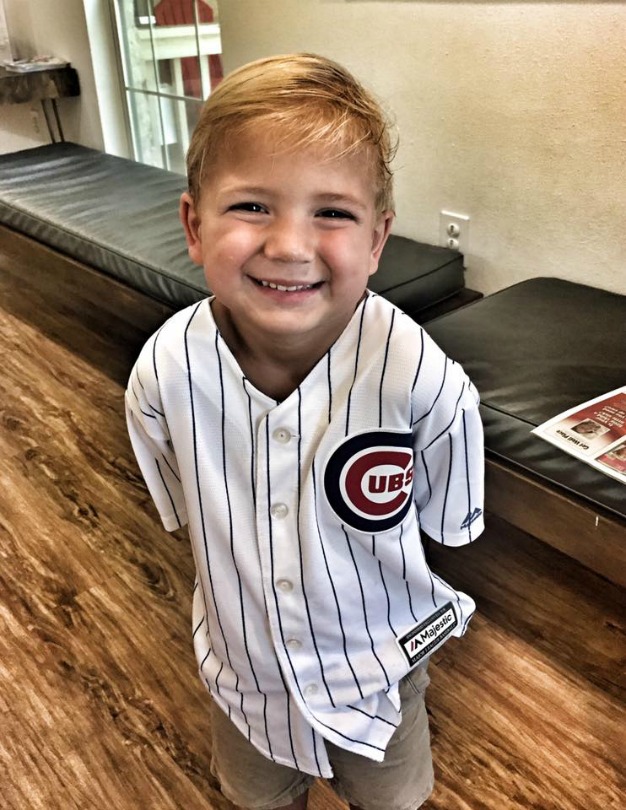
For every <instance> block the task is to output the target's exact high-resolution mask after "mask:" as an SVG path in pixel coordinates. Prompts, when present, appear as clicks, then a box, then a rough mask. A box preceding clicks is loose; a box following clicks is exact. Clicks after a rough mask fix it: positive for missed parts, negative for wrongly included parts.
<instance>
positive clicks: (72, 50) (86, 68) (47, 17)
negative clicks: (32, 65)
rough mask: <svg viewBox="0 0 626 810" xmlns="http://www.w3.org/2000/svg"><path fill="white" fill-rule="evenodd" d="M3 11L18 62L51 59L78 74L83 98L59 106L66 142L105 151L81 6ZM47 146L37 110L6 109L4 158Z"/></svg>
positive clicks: (34, 0)
mask: <svg viewBox="0 0 626 810" xmlns="http://www.w3.org/2000/svg"><path fill="white" fill-rule="evenodd" d="M4 5H5V9H6V15H7V24H8V27H9V33H10V35H11V44H12V47H13V51H14V55H15V56H20V57H27V56H35V55H37V54H51V55H52V56H57V57H59V58H62V59H66V60H67V61H68V62H71V63H72V66H73V67H74V68H76V70H77V71H78V76H79V81H80V88H81V95H80V96H79V97H78V98H65V99H59V102H58V105H59V111H60V117H61V119H62V124H63V130H64V133H65V137H66V139H67V140H71V141H76V142H78V143H82V144H84V145H85V146H92V147H93V148H95V149H101V148H102V147H103V145H104V141H103V137H102V129H101V124H100V112H99V109H98V101H97V96H96V85H95V81H94V72H93V66H92V59H91V53H90V50H89V41H88V38H87V23H86V20H85V11H84V8H83V2H82V0H4ZM31 110H33V111H34V113H33V112H31ZM33 118H35V119H37V122H35V121H34V120H33ZM37 130H39V131H38V132H37ZM49 140H50V139H49V137H48V131H47V129H46V124H45V119H44V118H43V114H42V113H41V108H40V105H39V104H35V105H31V104H18V105H15V106H5V107H2V125H1V127H0V152H11V151H14V150H17V149H26V148H28V147H31V146H39V145H41V144H43V143H49Z"/></svg>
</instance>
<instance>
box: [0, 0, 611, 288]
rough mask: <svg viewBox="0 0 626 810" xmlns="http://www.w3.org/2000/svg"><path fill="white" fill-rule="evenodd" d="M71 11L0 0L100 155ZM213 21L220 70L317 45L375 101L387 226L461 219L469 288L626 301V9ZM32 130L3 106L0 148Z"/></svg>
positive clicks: (254, 13)
mask: <svg viewBox="0 0 626 810" xmlns="http://www.w3.org/2000/svg"><path fill="white" fill-rule="evenodd" d="M84 1H85V4H86V6H87V20H86V18H85V11H84V8H83V2H82V0H5V3H6V9H7V16H8V17H9V26H10V27H11V29H12V32H13V34H14V38H15V40H16V44H17V45H18V47H20V48H21V49H22V50H23V55H32V54H34V53H36V52H40V53H41V52H46V53H53V54H54V55H55V56H62V57H64V58H66V59H68V60H70V61H71V62H72V64H73V65H74V67H76V68H77V69H78V71H79V75H80V81H81V96H80V98H79V99H63V100H61V101H60V102H59V104H60V107H61V111H62V115H63V121H64V125H65V130H66V136H67V137H68V139H71V140H75V141H78V142H79V143H83V144H85V145H87V146H93V147H96V148H102V146H103V144H104V143H105V139H104V137H103V135H102V132H101V125H100V113H99V111H98V104H97V98H96V82H95V79H94V67H93V63H92V59H91V54H90V51H89V44H88V39H87V27H88V22H89V25H90V26H91V27H92V28H93V26H96V27H97V26H98V25H100V24H101V23H102V24H104V23H103V18H99V17H98V12H97V8H96V7H98V6H100V7H101V4H102V3H103V1H104V0H84ZM99 19H100V22H99ZM220 20H221V23H222V42H223V46H224V63H225V67H226V69H227V70H231V69H232V68H234V67H236V66H238V65H240V64H242V63H243V62H246V61H249V60H250V59H253V58H257V57H260V56H265V55H267V54H271V53H280V52H287V51H295V50H310V51H317V52H319V53H322V54H326V55H328V56H330V57H332V58H335V59H337V60H339V61H341V62H343V63H344V64H346V65H347V66H348V67H349V68H350V69H351V70H353V71H354V72H355V73H356V74H357V75H358V76H359V77H360V78H361V79H362V80H363V81H364V82H365V83H366V84H367V85H368V86H370V87H371V88H372V89H373V90H374V91H375V92H376V93H377V94H378V95H379V97H381V98H382V99H383V100H384V101H385V102H386V103H387V105H388V106H389V107H390V108H391V109H392V110H393V111H394V113H395V116H396V119H397V124H398V128H399V131H400V143H401V146H400V150H399V152H398V157H397V161H396V169H397V179H396V189H397V191H396V201H397V210H398V218H397V222H396V226H395V231H396V233H400V234H403V235H405V236H410V237H412V238H415V239H419V240H421V241H425V242H431V243H437V241H438V230H439V211H440V210H441V209H449V210H453V211H459V212H461V213H467V214H469V215H470V217H471V226H470V249H469V252H468V255H467V266H468V277H467V283H468V286H471V287H474V288H475V289H479V290H481V291H483V292H491V291H494V290H496V289H500V288H502V287H505V286H508V285H510V284H513V283H515V282H516V281H520V280H522V279H524V278H528V277H532V276H537V275H555V276H560V277H562V278H568V279H571V280H574V281H580V282H583V283H589V284H594V285H596V286H600V287H605V288H606V289H610V290H615V291H618V292H622V293H626V215H625V214H626V210H625V209H626V90H625V86H626V85H625V81H626V36H624V33H625V32H626V4H625V3H614V2H610V0H609V1H608V2H602V0H598V2H596V3H592V2H552V3H550V2H546V3H535V2H532V0H522V1H521V2H518V3H513V2H495V0H494V2H489V0H485V2H449V0H436V2H415V1H414V2H402V1H401V0H388V2H368V0H361V1H359V0H262V1H261V2H259V1H258V0H222V2H221V4H220ZM95 61H96V70H97V71H98V73H97V75H99V76H100V77H102V70H103V69H104V70H105V72H106V64H104V67H103V65H102V64H100V66H98V64H99V58H98V59H96V60H95ZM100 61H101V60H100ZM102 84H103V81H102V78H100V79H99V82H98V87H99V90H100V91H101V93H102ZM41 132H42V134H41V135H40V136H37V135H35V134H34V133H33V125H32V120H31V115H30V112H29V105H17V106H16V107H3V108H2V124H1V125H0V152H1V151H12V150H14V149H23V148H26V147H27V146H32V145H37V144H39V143H45V142H47V136H46V134H45V124H44V123H43V122H41ZM106 146H107V148H108V149H109V150H110V151H118V153H123V149H122V146H121V145H120V146H119V149H118V148H117V147H116V146H115V145H112V143H111V141H110V139H109V142H108V143H107V144H106Z"/></svg>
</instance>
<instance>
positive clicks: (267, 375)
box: [212, 300, 343, 402]
mask: <svg viewBox="0 0 626 810" xmlns="http://www.w3.org/2000/svg"><path fill="white" fill-rule="evenodd" d="M212 312H213V319H214V320H215V323H216V325H217V328H218V329H219V331H220V335H221V336H222V338H223V340H224V341H225V343H226V345H227V346H228V348H229V349H230V351H231V352H232V354H233V356H234V357H235V359H236V360H237V362H238V363H239V366H240V368H241V370H242V371H243V373H244V374H245V376H246V378H247V379H248V380H250V382H251V383H252V384H253V385H254V387H255V388H256V389H257V390H259V391H261V392H262V393H264V394H266V395H267V396H269V397H271V398H272V399H275V400H277V401H279V402H282V401H283V400H285V399H286V398H287V397H288V396H289V395H290V394H292V393H293V392H294V391H295V390H296V388H297V387H298V386H299V385H300V384H301V383H302V381H303V380H304V379H305V378H306V377H307V375H308V374H309V372H310V371H311V370H312V369H313V368H314V367H315V366H316V365H317V363H318V362H319V361H320V360H321V358H322V357H323V356H324V355H325V354H326V352H327V351H328V349H330V347H331V346H332V344H333V343H334V342H335V340H336V339H337V337H339V334H340V333H341V332H340V333H339V334H337V335H333V336H331V337H330V338H327V341H326V342H327V343H328V345H325V344H321V343H320V341H319V340H311V339H310V338H309V339H306V338H305V337H304V336H303V337H302V338H301V339H300V340H295V339H292V338H281V337H280V336H274V335H256V334H255V335H254V336H252V335H246V334H243V333H242V331H241V330H240V329H239V328H238V327H237V325H236V324H235V323H234V322H233V320H232V319H231V318H230V313H229V311H228V309H226V308H225V307H224V306H222V305H221V304H220V303H219V302H218V301H215V300H214V301H213V305H212ZM341 331H343V330H341Z"/></svg>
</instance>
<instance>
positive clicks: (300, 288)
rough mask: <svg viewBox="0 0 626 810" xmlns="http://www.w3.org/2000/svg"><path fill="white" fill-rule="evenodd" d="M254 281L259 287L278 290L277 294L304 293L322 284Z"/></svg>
mask: <svg viewBox="0 0 626 810" xmlns="http://www.w3.org/2000/svg"><path fill="white" fill-rule="evenodd" d="M254 281H255V282H256V283H257V284H258V285H259V287H269V288H270V289H271V290H278V291H279V292H304V291H306V290H315V289H317V288H318V287H320V286H321V285H322V284H323V283H324V282H323V281H316V282H315V283H314V284H292V285H289V286H287V285H286V284H276V283H275V282H274V281H264V280H263V279H260V278H255V279H254Z"/></svg>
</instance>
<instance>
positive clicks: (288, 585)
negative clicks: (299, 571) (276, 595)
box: [276, 579, 293, 593]
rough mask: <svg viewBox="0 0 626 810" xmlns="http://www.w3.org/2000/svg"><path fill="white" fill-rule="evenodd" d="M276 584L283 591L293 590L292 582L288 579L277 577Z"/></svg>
mask: <svg viewBox="0 0 626 810" xmlns="http://www.w3.org/2000/svg"><path fill="white" fill-rule="evenodd" d="M276 586H277V588H278V589H279V590H281V591H282V592H283V593H289V592H290V591H293V582H291V581H290V580H288V579H279V580H278V582H277V583H276Z"/></svg>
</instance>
